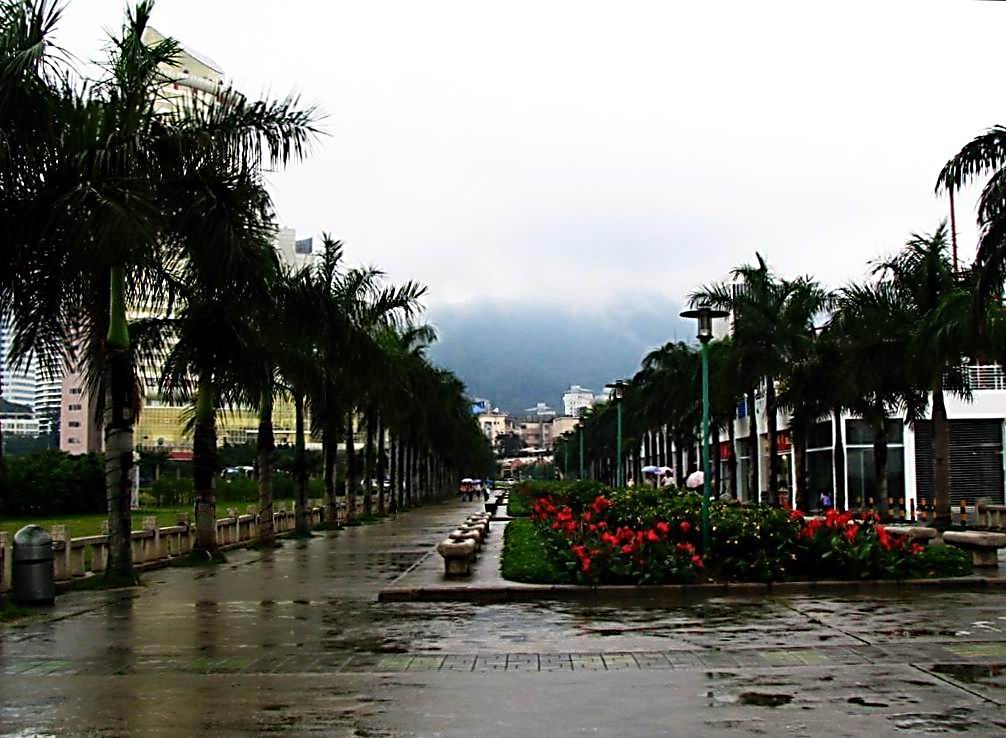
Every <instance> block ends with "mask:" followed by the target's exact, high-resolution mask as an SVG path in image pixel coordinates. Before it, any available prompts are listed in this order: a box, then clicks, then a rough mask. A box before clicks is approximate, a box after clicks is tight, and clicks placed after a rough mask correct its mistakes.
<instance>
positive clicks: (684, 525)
mask: <svg viewBox="0 0 1006 738" xmlns="http://www.w3.org/2000/svg"><path fill="white" fill-rule="evenodd" d="M678 528H679V529H680V530H681V533H682V534H683V535H686V536H687V535H688V534H689V533H691V532H692V524H691V523H689V522H688V521H687V520H682V521H681V525H679V526H678Z"/></svg>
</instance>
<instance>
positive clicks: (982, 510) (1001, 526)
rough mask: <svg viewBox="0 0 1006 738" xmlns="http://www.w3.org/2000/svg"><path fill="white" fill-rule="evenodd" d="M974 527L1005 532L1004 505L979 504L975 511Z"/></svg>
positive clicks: (1005, 507)
mask: <svg viewBox="0 0 1006 738" xmlns="http://www.w3.org/2000/svg"><path fill="white" fill-rule="evenodd" d="M974 527H975V528H984V529H985V530H996V531H1006V505H986V504H984V503H981V502H979V503H978V505H977V506H976V509H975V520H974Z"/></svg>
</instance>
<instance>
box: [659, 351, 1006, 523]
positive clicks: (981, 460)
mask: <svg viewBox="0 0 1006 738" xmlns="http://www.w3.org/2000/svg"><path fill="white" fill-rule="evenodd" d="M967 374H968V376H969V379H970V383H971V387H972V398H971V400H970V401H966V400H962V399H961V398H958V397H954V396H952V395H950V394H949V393H945V394H944V401H945V403H946V407H947V416H948V419H949V424H950V461H951V463H950V489H951V491H950V496H951V500H952V502H953V504H954V506H957V505H958V504H960V503H961V502H966V503H967V504H968V505H974V504H975V503H976V502H986V503H989V504H1003V503H1004V502H1006V466H1004V454H1003V448H1004V438H1006V375H1004V372H1003V368H1002V367H1001V366H999V365H997V364H984V365H978V364H971V365H968V366H967ZM745 405H746V403H743V402H741V403H739V404H738V412H737V418H736V419H735V420H734V435H735V441H734V444H733V447H731V444H730V441H729V440H728V435H729V434H728V432H727V430H728V429H727V428H726V427H723V428H720V429H718V431H714V432H718V439H719V444H718V447H714V448H713V449H712V457H713V463H714V465H715V464H717V463H718V464H719V468H718V469H715V467H714V470H715V471H717V472H718V476H717V480H716V481H717V485H718V486H717V488H716V489H715V490H714V493H715V494H716V495H719V494H722V493H724V492H730V491H731V490H732V488H733V485H732V483H731V479H730V469H731V463H730V457H731V454H733V455H734V457H735V459H736V469H737V478H736V489H737V494H738V497H739V498H740V499H741V500H743V501H748V502H754V501H757V500H759V499H761V500H762V501H766V502H768V501H770V500H771V501H772V502H775V501H776V495H778V494H779V492H780V490H769V489H768V473H769V443H768V433H767V428H768V418H767V415H766V413H765V398H764V393H763V392H760V393H759V396H758V398H757V400H756V402H755V411H756V418H757V428H758V440H757V445H755V446H754V448H755V449H757V453H756V454H752V444H751V441H750V433H749V425H748V417H747V415H748V413H747V408H746V406H745ZM930 407H931V405H930ZM776 422H777V427H778V435H777V447H778V448H777V453H778V456H779V462H780V470H781V478H780V487H782V488H783V490H784V493H785V494H784V496H785V497H786V498H787V499H788V501H789V503H790V504H791V505H794V506H796V505H797V504H798V503H799V505H800V506H802V507H807V508H809V509H811V510H815V509H817V507H818V503H819V500H820V496H821V494H822V493H827V494H828V496H830V497H831V499H832V500H833V502H834V504H835V506H836V507H838V508H839V509H841V510H845V509H876V508H878V507H881V506H882V502H881V501H880V500H878V499H877V493H876V480H875V467H874V449H873V430H872V428H870V427H869V426H868V425H867V424H866V422H865V421H863V420H862V419H860V418H858V417H856V416H854V415H851V414H849V413H843V414H842V416H841V418H839V419H838V422H839V423H841V425H840V427H839V426H838V425H837V423H836V419H835V418H834V417H822V418H819V419H818V421H817V422H816V423H815V424H813V425H812V426H811V427H810V429H809V432H808V442H807V449H806V456H807V458H806V480H807V485H806V489H807V497H808V499H806V500H802V501H798V500H797V499H796V489H797V467H796V464H795V460H794V449H793V439H792V430H791V428H790V425H789V423H790V417H789V415H788V414H787V413H784V412H779V413H777V416H776ZM931 434H932V431H931V421H930V420H920V421H918V422H916V423H907V422H905V420H904V419H903V418H902V417H891V418H888V422H887V445H888V452H887V455H888V459H887V484H888V499H889V500H890V504H891V507H892V509H893V510H894V516H895V517H899V516H900V515H901V514H904V515H905V516H906V517H911V516H912V514H913V512H915V514H916V517H918V511H919V510H920V509H928V508H929V507H930V506H931V505H932V503H933V496H934V484H933V470H932V447H931V445H930V443H931V441H930V439H931ZM839 439H840V440H839ZM648 449H649V450H650V451H651V452H652V453H650V454H648V453H647V451H648ZM641 451H642V453H641V461H642V463H643V464H647V463H652V464H656V465H667V466H670V467H672V468H676V467H677V466H678V464H679V463H680V465H681V467H682V468H681V469H680V470H679V471H680V472H681V473H682V475H685V476H687V475H688V474H689V473H691V472H693V471H696V469H697V468H698V465H699V463H700V461H699V459H700V456H699V451H698V449H697V448H695V449H682V450H681V452H680V453H678V452H677V450H676V449H675V448H674V446H673V443H671V442H670V440H669V439H668V438H667V437H666V436H665V435H664V434H662V433H659V432H658V433H654V434H651V435H650V437H649V438H646V439H644V442H643V443H642V444H641ZM837 452H840V453H837ZM753 459H757V462H758V465H759V466H758V480H759V487H760V490H752V489H751V488H750V474H751V464H752V463H753ZM843 489H844V491H843ZM901 511H903V512H901Z"/></svg>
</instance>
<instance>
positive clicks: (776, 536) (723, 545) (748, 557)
mask: <svg viewBox="0 0 1006 738" xmlns="http://www.w3.org/2000/svg"><path fill="white" fill-rule="evenodd" d="M710 523H711V530H710V535H711V542H712V551H711V555H710V556H709V557H708V559H709V561H710V565H711V566H712V567H713V568H715V569H716V570H717V571H718V573H719V575H720V578H722V579H728V580H738V581H744V582H772V581H778V580H780V579H785V578H786V577H787V574H788V573H789V572H790V571H792V569H793V562H794V561H795V559H796V550H795V538H796V534H797V533H798V532H799V524H798V523H797V522H796V521H794V520H791V519H790V516H789V514H788V513H787V511H785V510H780V509H777V508H772V507H764V506H757V507H747V508H744V507H740V506H739V505H722V504H719V503H716V504H714V505H713V506H712V509H711V511H710Z"/></svg>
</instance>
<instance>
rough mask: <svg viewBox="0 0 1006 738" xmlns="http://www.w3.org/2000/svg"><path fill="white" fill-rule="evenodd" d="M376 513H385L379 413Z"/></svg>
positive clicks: (381, 426)
mask: <svg viewBox="0 0 1006 738" xmlns="http://www.w3.org/2000/svg"><path fill="white" fill-rule="evenodd" d="M377 424H378V431H377V512H379V513H380V514H381V515H384V513H385V500H384V474H385V469H386V466H385V458H384V436H385V428H384V417H383V415H382V414H381V413H378V414H377Z"/></svg>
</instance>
